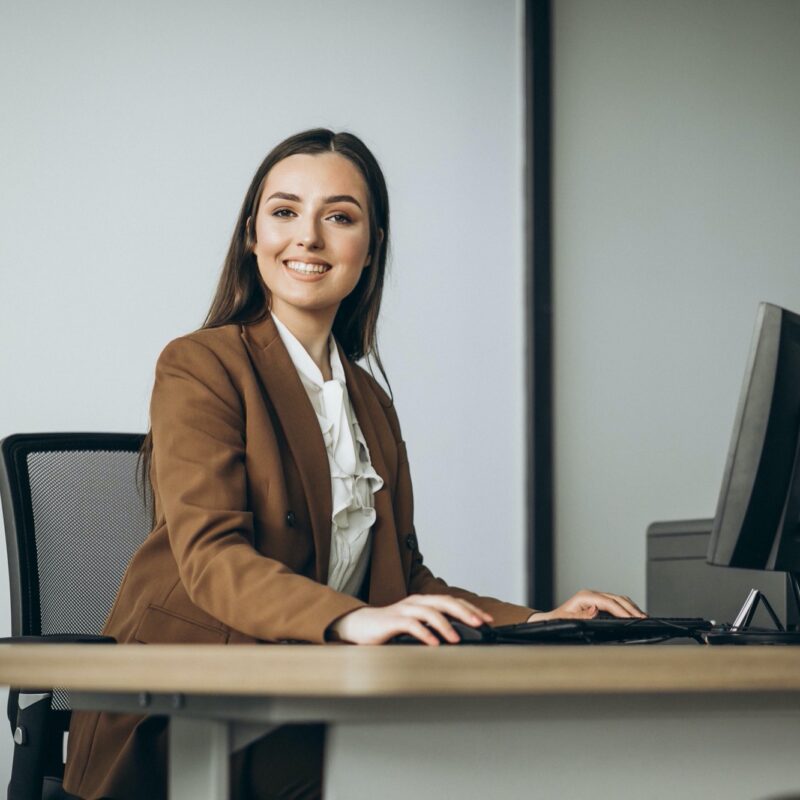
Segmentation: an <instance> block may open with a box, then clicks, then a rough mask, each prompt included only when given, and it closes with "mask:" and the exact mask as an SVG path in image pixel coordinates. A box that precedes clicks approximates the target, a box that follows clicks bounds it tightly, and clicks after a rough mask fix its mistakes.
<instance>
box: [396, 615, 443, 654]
mask: <svg viewBox="0 0 800 800" xmlns="http://www.w3.org/2000/svg"><path fill="white" fill-rule="evenodd" d="M397 633H410V634H411V635H412V636H414V637H416V638H417V639H419V640H420V641H421V642H422V643H423V644H429V645H433V646H434V647H435V646H437V645H439V644H440V642H439V639H438V638H437V637H436V635H435V634H434V633H432V632H431V630H430V629H429V628H426V627H425V626H424V625H423V624H422V623H421V622H420V621H419V620H418V619H415V618H414V617H405V618H404V619H403V622H402V623H401V624H400V625H398V630H397ZM393 635H396V634H393Z"/></svg>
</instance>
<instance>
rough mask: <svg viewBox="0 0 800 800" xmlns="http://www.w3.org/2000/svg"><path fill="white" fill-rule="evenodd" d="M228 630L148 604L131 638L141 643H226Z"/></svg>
mask: <svg viewBox="0 0 800 800" xmlns="http://www.w3.org/2000/svg"><path fill="white" fill-rule="evenodd" d="M228 636H229V634H228V632H227V631H226V630H223V629H222V628H213V627H211V626H210V625H203V623H202V622H194V621H193V620H190V619H187V618H186V617H182V616H180V615H179V614H174V613H173V612H172V611H167V609H166V608H161V607H160V606H154V605H149V606H148V607H147V609H146V611H145V612H144V614H143V615H142V618H141V620H139V624H138V625H137V627H136V632H135V633H134V634H133V638H134V639H135V640H136V641H137V642H141V643H142V644H227V642H228Z"/></svg>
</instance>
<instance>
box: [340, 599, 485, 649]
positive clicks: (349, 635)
mask: <svg viewBox="0 0 800 800" xmlns="http://www.w3.org/2000/svg"><path fill="white" fill-rule="evenodd" d="M448 617H452V618H453V619H457V620H459V621H460V622H464V623H466V624H467V625H472V626H473V627H477V626H478V625H481V624H482V623H484V622H485V623H490V622H491V621H492V616H491V614H487V613H486V612H485V611H481V609H480V608H478V607H477V606H475V605H473V604H472V603H469V602H467V601H466V600H462V599H460V598H458V597H450V596H449V595H444V594H412V595H411V596H410V597H405V598H403V599H402V600H400V601H399V602H398V603H393V604H392V605H390V606H382V607H379V608H376V607H373V606H364V607H363V608H357V609H356V610H355V611H351V612H350V613H349V614H345V615H344V616H343V617H339V619H337V620H336V621H335V622H333V623H332V624H331V625H330V626H329V628H328V632H329V634H330V637H329V638H330V639H331V640H332V641H343V642H352V643H353V644H383V643H384V642H387V641H389V639H391V638H392V637H393V636H398V635H399V634H402V633H410V634H411V635H412V636H416V638H417V639H419V640H420V641H421V642H422V643H423V644H430V645H433V646H436V645H438V644H440V642H439V639H438V638H437V637H436V635H435V634H434V633H433V631H431V630H429V629H428V628H427V627H426V625H429V626H430V627H431V628H433V630H436V631H438V632H439V633H440V634H441V635H442V636H443V637H444V639H445V641H448V642H453V643H455V642H457V641H459V636H458V634H457V633H456V632H455V630H454V628H453V626H452V625H451V624H450V622H449V621H448V619H447V618H448Z"/></svg>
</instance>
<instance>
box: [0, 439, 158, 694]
mask: <svg viewBox="0 0 800 800" xmlns="http://www.w3.org/2000/svg"><path fill="white" fill-rule="evenodd" d="M142 438H143V437H142V435H140V434H102V433H91V434H90V433H62V434H15V435H13V436H9V437H7V438H6V439H3V440H2V442H0V452H1V453H2V459H1V461H2V463H0V493H2V499H3V515H4V519H5V527H6V543H7V546H8V554H9V559H8V560H9V572H10V577H11V581H10V583H11V595H12V597H11V601H12V602H11V608H12V633H13V635H15V636H26V635H31V636H38V635H47V634H56V633H72V634H99V633H100V632H101V631H102V628H103V625H104V622H105V618H106V616H107V614H108V612H109V611H110V610H111V606H112V604H113V602H114V598H115V596H116V593H117V590H118V588H119V585H120V582H121V580H122V576H123V574H124V573H125V569H126V567H127V566H128V562H129V561H130V559H131V556H132V555H133V553H134V552H135V551H136V549H137V548H138V547H139V545H140V544H141V543H142V541H143V540H144V538H145V537H146V536H147V534H148V533H149V531H150V527H151V518H152V495H151V491H150V484H149V481H146V482H145V483H146V485H145V489H146V491H145V495H144V499H143V497H142V495H141V494H140V491H139V489H138V488H137V483H136V463H137V453H138V449H139V446H140V445H141V442H142ZM68 707H69V706H68V698H67V697H66V695H65V694H64V693H61V692H57V693H55V694H54V698H53V708H68Z"/></svg>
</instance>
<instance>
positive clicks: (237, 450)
mask: <svg viewBox="0 0 800 800" xmlns="http://www.w3.org/2000/svg"><path fill="white" fill-rule="evenodd" d="M150 419H151V426H152V433H153V464H154V469H155V477H156V483H157V487H158V494H159V501H160V504H161V509H162V511H163V514H164V516H165V519H166V525H167V531H168V536H169V541H170V546H171V548H172V553H173V555H174V557H175V561H176V562H177V566H178V572H179V575H180V578H181V581H182V583H183V584H184V586H185V588H186V591H187V593H188V595H189V598H190V599H191V601H192V602H193V603H194V604H195V605H197V606H198V607H199V608H201V609H202V610H204V611H205V612H206V613H208V614H210V615H211V616H212V617H215V618H216V619H218V620H220V621H221V622H223V623H224V624H225V625H227V626H229V627H230V628H232V629H234V630H238V631H241V632H242V633H245V634H248V635H250V636H253V637H255V638H257V639H263V640H281V639H298V640H303V641H309V642H323V641H324V640H325V629H326V628H327V627H328V625H330V623H331V622H333V621H334V620H335V619H337V618H338V617H341V616H342V615H343V614H346V613H348V612H349V611H353V610H354V609H356V608H359V607H361V606H363V605H364V603H363V602H362V601H360V600H358V599H357V598H354V597H350V596H349V595H346V594H343V593H341V592H337V591H334V590H333V589H331V588H329V587H328V586H325V585H323V584H320V583H318V582H317V581H314V580H312V579H310V578H307V577H305V576H302V575H298V574H297V573H295V572H293V571H292V570H290V569H289V568H288V567H287V566H286V565H285V564H283V563H281V562H279V561H277V560H275V559H271V558H267V557H266V556H264V555H262V554H261V553H259V551H258V550H256V548H255V547H254V530H253V515H252V512H251V511H250V510H249V507H248V500H247V476H246V471H245V470H246V467H245V429H244V408H243V404H242V399H241V396H240V394H239V392H238V391H237V390H236V388H235V386H234V384H233V382H232V380H231V378H230V376H229V374H228V372H227V370H226V369H225V367H224V366H223V364H222V362H221V361H220V360H219V358H218V357H217V355H216V354H215V353H214V351H213V350H211V349H210V348H209V347H207V346H206V345H205V344H203V343H201V342H198V341H196V340H193V339H191V338H188V337H182V338H180V339H176V340H174V341H173V342H170V344H168V345H167V347H166V348H165V349H164V350H163V352H162V353H161V355H160V357H159V359H158V363H157V365H156V378H155V385H154V388H153V395H152V401H151V405H150Z"/></svg>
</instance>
